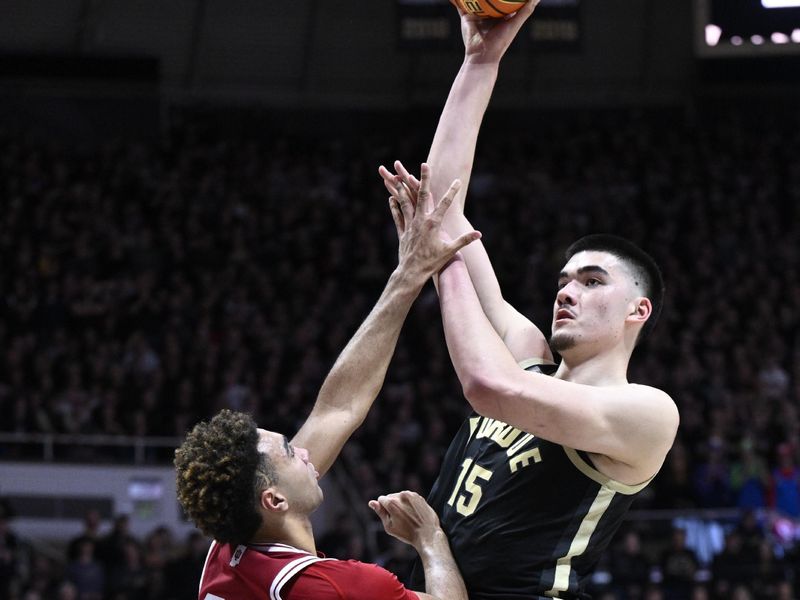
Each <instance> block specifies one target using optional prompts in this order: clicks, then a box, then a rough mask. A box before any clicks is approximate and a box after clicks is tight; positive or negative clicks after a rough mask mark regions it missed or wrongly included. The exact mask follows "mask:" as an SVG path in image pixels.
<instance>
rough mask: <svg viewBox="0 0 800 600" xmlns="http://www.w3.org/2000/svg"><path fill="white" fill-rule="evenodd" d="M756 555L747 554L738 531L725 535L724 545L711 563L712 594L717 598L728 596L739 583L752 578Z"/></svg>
mask: <svg viewBox="0 0 800 600" xmlns="http://www.w3.org/2000/svg"><path fill="white" fill-rule="evenodd" d="M755 562H756V557H755V556H752V555H748V554H747V553H746V552H745V550H744V548H743V543H742V537H741V535H740V534H739V532H738V531H736V530H733V531H731V532H730V533H728V535H727V536H725V547H724V548H723V550H722V552H720V553H719V554H717V555H716V556H715V557H714V559H713V561H712V563H711V576H712V581H713V589H714V594H715V595H716V597H717V598H728V597H730V596H732V595H733V590H734V589H735V588H736V586H737V585H738V584H740V583H746V582H748V581H751V580H752V576H753V572H754V571H755Z"/></svg>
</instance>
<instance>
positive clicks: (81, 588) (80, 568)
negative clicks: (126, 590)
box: [67, 539, 106, 600]
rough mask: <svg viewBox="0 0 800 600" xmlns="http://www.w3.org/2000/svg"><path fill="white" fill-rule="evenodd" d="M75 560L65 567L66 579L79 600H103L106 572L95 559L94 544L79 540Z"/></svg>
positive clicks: (89, 541) (86, 540)
mask: <svg viewBox="0 0 800 600" xmlns="http://www.w3.org/2000/svg"><path fill="white" fill-rule="evenodd" d="M76 551H77V554H76V556H75V558H74V559H73V560H72V561H70V562H69V564H68V565H67V579H68V580H69V581H70V582H71V583H72V584H73V585H74V586H75V589H76V591H77V592H78V598H79V599H80V600H103V598H104V592H105V585H106V571H105V568H104V567H103V564H102V563H100V562H99V561H98V560H97V558H96V557H95V553H94V552H95V544H94V542H93V541H92V540H90V539H84V540H81V541H80V542H79V543H78V545H77V547H76Z"/></svg>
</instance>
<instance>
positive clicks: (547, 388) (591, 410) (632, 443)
mask: <svg viewBox="0 0 800 600" xmlns="http://www.w3.org/2000/svg"><path fill="white" fill-rule="evenodd" d="M498 392H499V393H498V399H497V400H496V401H495V402H494V403H492V404H493V405H494V409H491V408H490V409H489V410H490V411H491V410H493V411H494V412H496V418H498V419H501V420H502V421H504V422H506V423H508V424H510V425H514V426H515V427H518V428H520V429H523V430H525V431H528V432H530V433H533V434H534V435H537V436H539V437H541V438H543V439H546V440H548V441H551V442H554V443H557V444H561V445H564V446H567V447H570V448H575V449H576V450H583V451H586V452H590V453H595V454H602V455H604V456H608V457H609V458H611V459H613V460H616V461H620V462H623V463H625V464H628V465H631V466H641V467H643V468H644V467H650V466H651V465H652V464H654V463H655V462H658V461H660V460H661V459H662V458H663V454H665V453H666V451H667V450H668V449H669V447H670V446H671V444H672V440H673V438H674V434H675V430H676V429H677V410H676V408H675V404H674V403H673V402H672V400H671V399H670V398H669V396H667V395H666V394H664V393H663V392H660V391H658V390H655V389H653V388H647V387H645V386H635V385H624V386H607V387H601V386H590V385H583V384H578V383H573V382H569V381H562V380H559V379H555V378H553V377H548V376H546V375H541V374H537V373H528V372H524V371H522V372H519V373H517V374H515V375H514V376H513V381H512V382H510V383H509V385H507V386H505V389H501V390H498ZM489 416H495V415H489ZM662 451H663V452H662ZM659 464H660V462H659Z"/></svg>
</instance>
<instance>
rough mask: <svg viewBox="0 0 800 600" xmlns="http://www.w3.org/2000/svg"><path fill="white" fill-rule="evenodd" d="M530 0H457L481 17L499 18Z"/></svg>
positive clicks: (471, 12) (462, 6)
mask: <svg viewBox="0 0 800 600" xmlns="http://www.w3.org/2000/svg"><path fill="white" fill-rule="evenodd" d="M527 1H528V0H457V2H458V5H459V6H460V7H461V8H462V9H463V10H465V11H466V12H468V13H470V14H473V15H477V16H479V17H492V18H495V19H496V18H499V17H504V16H506V15H510V14H511V13H515V12H517V11H518V10H519V9H520V8H522V5H523V4H525V3H526V2H527Z"/></svg>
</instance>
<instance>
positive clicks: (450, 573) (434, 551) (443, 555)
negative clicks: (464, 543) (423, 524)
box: [417, 530, 467, 600]
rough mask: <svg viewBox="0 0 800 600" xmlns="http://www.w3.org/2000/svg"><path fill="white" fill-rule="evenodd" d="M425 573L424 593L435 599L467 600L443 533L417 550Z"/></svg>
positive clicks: (462, 582) (461, 580)
mask: <svg viewBox="0 0 800 600" xmlns="http://www.w3.org/2000/svg"><path fill="white" fill-rule="evenodd" d="M417 552H418V553H419V557H420V560H421V562H422V568H423V570H424V571H425V592H426V593H427V594H430V595H431V596H433V597H434V598H437V599H441V600H444V599H447V600H467V589H466V587H465V586H464V580H463V579H462V577H461V573H460V572H459V570H458V565H456V561H455V559H454V558H453V553H452V552H451V551H450V544H449V543H448V541H447V536H446V535H445V534H444V532H443V531H441V530H439V531H437V532H436V533H435V534H434V536H433V539H432V540H430V541H429V542H427V543H426V544H424V545H422V546H421V547H419V548H417Z"/></svg>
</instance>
